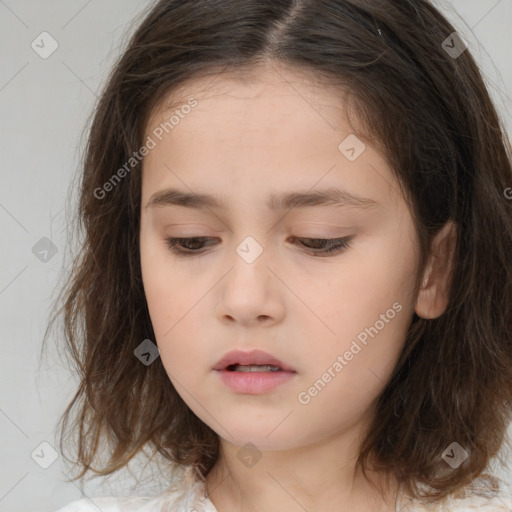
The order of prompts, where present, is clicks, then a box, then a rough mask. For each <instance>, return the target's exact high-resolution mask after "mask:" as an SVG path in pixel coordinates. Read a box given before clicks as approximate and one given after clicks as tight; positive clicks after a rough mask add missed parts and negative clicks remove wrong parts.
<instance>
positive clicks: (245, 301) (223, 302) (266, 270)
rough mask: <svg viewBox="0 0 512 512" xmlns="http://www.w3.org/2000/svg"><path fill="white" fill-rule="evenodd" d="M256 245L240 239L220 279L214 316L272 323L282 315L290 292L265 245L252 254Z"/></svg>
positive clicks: (234, 320)
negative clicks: (229, 264)
mask: <svg viewBox="0 0 512 512" xmlns="http://www.w3.org/2000/svg"><path fill="white" fill-rule="evenodd" d="M260 247H261V246H260ZM255 249H256V248H255V247H254V245H253V246H251V241H249V242H248V243H246V244H244V243H241V244H240V245H239V246H238V247H237V250H236V254H235V255H234V257H233V258H232V266H231V270H230V271H229V272H228V273H227V275H226V276H225V278H224V279H223V280H222V281H221V283H220V286H221V293H220V300H219V302H218V304H217V316H218V318H219V320H220V321H222V322H224V323H226V322H228V323H233V322H236V323H239V324H241V325H244V326H247V327H249V326H252V325H258V324H262V323H264V324H265V325H272V324H275V323H278V322H280V321H281V320H282V319H283V317H284V314H285V301H286V294H287V293H289V292H287V289H286V286H284V285H283V282H282V280H281V279H282V278H280V276H279V273H280V271H279V269H278V264H277V260H276V259H275V258H273V257H272V255H271V251H270V250H267V249H265V248H261V252H260V254H259V255H257V256H256V257H254V256H255V252H254V251H255ZM251 251H252V254H251ZM248 255H249V257H248Z"/></svg>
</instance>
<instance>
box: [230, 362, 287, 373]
mask: <svg viewBox="0 0 512 512" xmlns="http://www.w3.org/2000/svg"><path fill="white" fill-rule="evenodd" d="M225 369H226V370H227V371H228V372H282V371H283V369H282V368H280V367H279V366H272V365H270V364H249V365H244V364H230V365H229V366H227V367H226V368H225Z"/></svg>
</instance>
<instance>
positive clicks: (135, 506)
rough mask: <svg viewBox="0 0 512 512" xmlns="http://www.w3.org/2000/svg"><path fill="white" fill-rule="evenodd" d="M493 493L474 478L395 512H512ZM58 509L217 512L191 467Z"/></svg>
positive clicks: (511, 487)
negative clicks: (156, 483)
mask: <svg viewBox="0 0 512 512" xmlns="http://www.w3.org/2000/svg"><path fill="white" fill-rule="evenodd" d="M497 480H498V483H499V489H498V491H496V492H492V491H490V490H489V488H488V487H487V486H485V485H484V484H483V483H481V482H480V479H477V480H475V481H474V482H473V485H472V487H471V490H466V491H463V492H462V493H461V494H460V495H457V496H454V495H449V496H447V497H446V498H445V499H443V500H442V501H441V502H438V503H436V504H431V505H428V504H423V503H421V502H419V501H411V500H410V499H409V498H405V499H404V498H402V496H401V495H400V496H399V498H398V503H397V506H396V511H397V512H475V511H479V512H512V484H510V483H507V482H504V481H503V480H501V479H499V478H497ZM57 512H218V511H217V509H216V508H215V506H214V505H213V503H212V502H211V501H210V499H209V498H208V495H207V492H206V485H205V483H204V481H202V480H200V479H199V478H198V477H196V476H195V473H194V471H193V468H192V467H188V468H186V469H185V472H184V474H183V478H182V479H181V484H179V485H177V486H175V487H174V488H173V489H169V490H166V491H164V492H162V493H160V494H158V495H157V496H153V497H123V498H114V497H108V498H107V497H102V498H94V499H81V500H78V501H74V502H72V503H70V504H69V505H67V506H65V507H64V508H61V509H59V510H57Z"/></svg>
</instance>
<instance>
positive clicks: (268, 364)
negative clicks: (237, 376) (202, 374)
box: [214, 350, 296, 373]
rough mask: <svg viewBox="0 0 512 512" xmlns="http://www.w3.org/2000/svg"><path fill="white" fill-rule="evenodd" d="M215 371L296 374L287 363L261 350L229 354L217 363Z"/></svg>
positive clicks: (237, 351) (236, 351)
mask: <svg viewBox="0 0 512 512" xmlns="http://www.w3.org/2000/svg"><path fill="white" fill-rule="evenodd" d="M214 370H217V371H227V372H259V373H269V372H291V373H296V372H295V370H294V369H293V368H291V367H290V366H288V365H287V364H286V363H284V362H282V361H280V360H279V359H277V358H276V357H274V356H272V355H270V354H268V353H266V352H263V351H261V350H252V351H250V352H243V351H241V350H235V351H232V352H228V353H227V354H225V355H224V357H222V359H220V360H219V361H218V362H217V364H216V365H215V367H214Z"/></svg>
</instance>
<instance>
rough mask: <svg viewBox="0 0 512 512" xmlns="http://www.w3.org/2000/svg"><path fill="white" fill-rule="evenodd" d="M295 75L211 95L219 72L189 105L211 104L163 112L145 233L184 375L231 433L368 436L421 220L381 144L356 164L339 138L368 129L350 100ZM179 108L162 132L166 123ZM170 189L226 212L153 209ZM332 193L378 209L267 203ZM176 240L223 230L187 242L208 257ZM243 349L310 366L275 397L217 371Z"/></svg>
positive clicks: (150, 267)
mask: <svg viewBox="0 0 512 512" xmlns="http://www.w3.org/2000/svg"><path fill="white" fill-rule="evenodd" d="M280 73H281V76H283V77H285V78H286V81H284V80H282V79H281V78H280V75H278V74H277V73H276V72H274V71H272V70H271V71H265V72H261V73H259V74H258V75H257V76H258V78H259V81H257V82H254V83H252V84H251V85H247V84H245V85H244V84H241V83H240V82H236V81H230V80H229V79H228V77H225V76H219V77H217V78H216V79H215V81H214V82H213V83H212V84H211V85H210V86H209V87H208V90H207V91H206V92H201V88H200V86H202V85H204V84H207V83H208V82H209V80H204V81H201V82H199V81H196V82H195V83H192V84H191V85H190V86H189V88H188V89H186V90H185V92H184V93H183V95H182V97H183V98H184V100H183V103H182V104H183V105H186V104H187V99H188V98H189V97H190V96H194V98H196V99H197V101H198V104H197V106H195V107H193V108H190V109H189V108H188V107H185V108H183V109H180V108H179V106H178V107H177V110H178V111H179V112H180V114H181V115H176V114H174V111H167V112H165V111H164V110H163V109H161V110H159V111H158V112H157V113H156V114H155V115H153V117H152V119H151V120H150V123H149V124H148V127H147V132H146V137H147V136H148V135H149V136H151V137H152V139H153V141H154V142H156V147H154V148H153V149H151V150H150V152H149V154H148V155H147V156H146V157H145V160H144V172H143V178H142V209H141V230H140V251H141V264H142V275H143V281H144V288H145V293H146V298H147V302H148V306H149V312H150V315H151V321H152V324H153V327H154V331H155V335H156V340H154V341H156V343H157V345H158V347H159V350H160V356H161V358H162V363H163V365H164V367H165V369H166V371H167V373H168V375H169V378H170V380H171V382H172V384H173V385H174V386H175V388H176V389H177V391H178V392H179V393H180V395H181V396H182V398H183V400H184V401H185V402H186V403H187V404H188V406H189V407H190V408H191V409H192V410H193V411H194V413H195V414H196V415H197V416H198V417H199V418H201V419H202V420H203V421H204V422H205V423H206V424H208V425H209V426H210V427H211V428H212V429H213V430H215V431H216V432H217V433H218V434H219V435H220V436H221V437H222V438H224V439H225V440H227V441H228V442H231V443H235V444H238V445H244V444H245V443H246V442H248V441H250V442H252V443H253V444H255V445H257V446H259V447H261V448H269V449H276V450H277V449H287V448H292V447H297V446H302V445H305V444H310V443H313V442H317V441H319V440H322V439H326V438H327V437H330V436H333V435H335V434H337V433H341V432H345V431H348V429H351V431H353V432H354V435H356V434H355V432H357V431H358V429H359V427H361V426H362V425H363V424H364V422H365V421H367V420H368V418H369V416H370V415H371V413H372V406H373V405H374V401H375V399H376V398H377V397H378V395H379V394H380V392H381V391H382V390H383V388H384V387H385V384H386V383H387V381H388V378H389V376H390V374H391V372H392V370H393V367H394V366H395V363H396V361H397V358H398V356H399V353H400V351H401V349H402V346H403V344H404V342H405V334H406V331H407V328H408V326H409V324H410V321H411V319H412V314H413V312H414V307H415V296H414V295H413V291H414V284H415V278H416V273H417V271H418V269H417V264H418V262H417V253H416V249H417V238H416V232H415V229H414V226H413V222H412V218H411V215H410V212H409V210H408V208H407V205H406V203H405V201H404V199H403V198H402V196H401V195H400V193H399V191H400V188H399V187H398V184H397V182H396V181H395V178H394V176H393V174H392V172H391V169H390V168H389V167H388V165H387V164H386V161H385V160H384V159H383V157H382V156H381V155H380V154H379V153H378V152H377V151H376V150H375V149H374V148H373V147H372V146H370V145H368V144H367V145H366V149H365V150H364V151H363V152H362V153H361V154H360V155H359V156H358V157H357V158H356V159H355V160H353V161H350V160H349V159H348V158H347V157H346V156H345V154H344V153H342V152H341V151H340V149H339V148H338V146H339V145H340V143H342V141H344V140H345V139H346V138H347V137H348V136H349V135H350V134H352V133H353V130H352V128H351V127H350V125H348V123H347V121H346V119H345V117H344V111H343V103H342V102H341V99H339V98H338V97H337V96H336V95H335V93H334V92H333V91H329V90H328V89H319V88H318V87H312V86H311V85H308V83H307V82H306V81H305V80H304V79H303V78H301V77H300V76H299V75H296V74H293V73H291V72H287V71H286V70H283V69H281V70H280ZM211 80H213V79H212V78H210V81H211ZM173 114H174V115H176V117H175V118H174V123H175V124H176V126H174V128H173V129H172V131H171V130H169V128H167V129H168V131H169V133H168V134H167V135H166V134H165V131H164V136H163V137H161V138H162V140H161V141H160V140H159V139H158V137H157V136H155V134H154V133H155V132H154V130H155V129H157V128H158V127H159V125H160V123H165V122H166V121H168V120H169V118H170V117H171V115H173ZM353 115H354V114H353V113H352V119H353ZM176 119H179V122H178V123H176ZM161 132H162V130H161V129H160V131H157V132H156V133H161ZM146 137H145V138H144V140H145V141H146ZM350 147H354V148H355V151H354V156H357V155H358V152H360V149H361V148H360V147H359V146H357V145H356V146H354V142H353V141H350V139H349V140H348V142H346V143H345V145H344V146H342V150H343V149H348V152H347V153H346V154H348V155H349V156H351V158H353V156H352V155H351V152H350V151H349V148H350ZM169 188H173V189H177V190H179V191H181V192H183V193H196V194H210V195H211V196H215V197H216V198H217V199H218V200H219V201H223V202H224V203H225V207H223V208H214V207H209V208H203V209H199V208H192V207H185V206H176V205H173V206H170V205H166V206H161V205H159V206H156V205H153V206H149V207H147V204H148V202H149V201H150V199H151V197H152V196H153V195H154V194H155V193H157V192H161V191H162V190H164V189H169ZM327 188H332V189H339V190H344V191H347V192H349V193H351V194H355V195H358V196H361V197H364V198H370V199H372V200H373V201H375V202H376V203H377V204H375V205H373V206H371V207H370V206H366V207H364V208H360V207H349V206H345V207H343V206H339V205H334V204H325V205H313V206H297V207H294V208H283V209H277V210H271V209H269V208H268V207H267V205H266V202H267V200H268V198H269V197H270V196H271V195H273V194H277V195H281V194H289V193H292V192H299V191H300V192H318V191H320V190H324V189H327ZM168 237H182V238H185V237H211V239H208V240H207V241H206V242H204V243H203V244H200V243H198V241H191V242H189V243H188V245H187V244H186V243H185V247H184V248H183V247H181V248H182V249H183V250H187V248H188V249H189V250H196V251H197V252H199V255H194V256H179V255H177V254H175V253H173V252H172V251H171V249H170V248H169V247H168V245H167V242H166V238H168ZM248 237H250V239H249V240H246V239H247V238H248ZM293 237H296V238H302V239H310V238H322V239H333V238H342V237H353V238H352V240H351V242H350V245H349V246H348V248H346V249H344V250H343V249H342V250H340V251H338V252H336V251H334V252H332V253H330V254H325V255H323V256H322V255H321V254H320V255H319V256H315V255H314V254H313V252H315V250H316V253H317V254H318V253H320V251H321V250H322V249H326V248H327V249H328V248H329V245H328V244H324V245H322V244H321V243H320V242H316V243H315V242H312V241H311V240H302V241H303V243H304V244H306V245H309V248H308V247H307V246H306V245H303V244H301V242H300V241H299V240H297V239H295V238H293ZM199 242H200V241H199ZM259 250H262V252H261V254H259V256H258V257H256V256H257V255H258V252H257V251H259ZM252 257H256V259H254V261H250V260H249V258H252ZM365 329H366V330H365ZM354 340H355V342H356V343H357V345H356V344H355V343H353V342H354ZM141 341H142V340H141ZM358 347H359V349H358ZM237 349H239V350H241V351H249V350H251V349H260V350H263V351H265V352H267V353H269V354H271V355H273V356H274V357H276V358H278V359H279V360H281V361H282V362H284V363H285V364H287V365H289V366H290V367H292V368H293V369H294V370H295V372H296V373H295V374H293V375H292V378H291V379H290V380H288V381H287V382H285V383H283V384H281V385H280V386H277V387H276V388H274V389H272V390H270V391H267V392H264V393H257V394H248V393H242V392H236V391H234V390H233V389H231V388H229V387H227V386H226V385H225V384H224V383H223V381H222V380H221V378H220V374H219V372H218V371H217V370H214V369H213V368H214V367H215V365H216V363H217V362H218V361H219V359H220V358H221V357H222V356H224V355H225V354H226V353H227V352H229V351H232V350H237ZM244 375H245V374H244ZM315 383H316V387H315ZM311 388H313V389H311Z"/></svg>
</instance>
